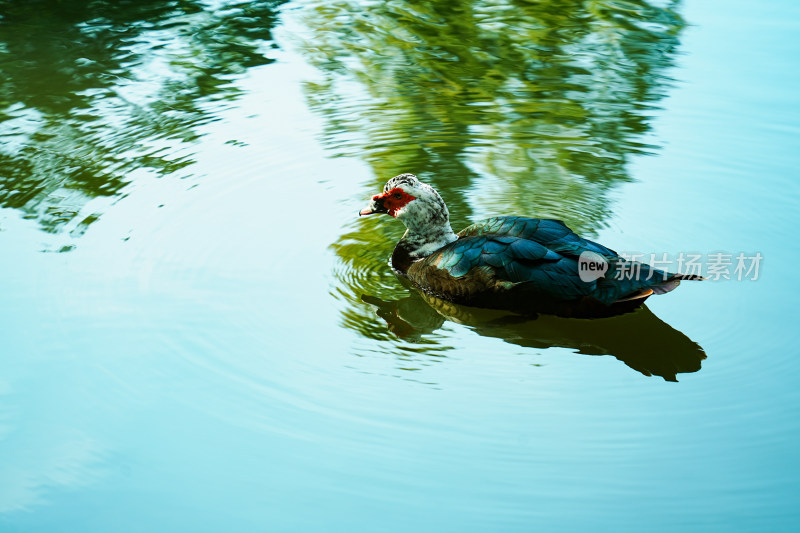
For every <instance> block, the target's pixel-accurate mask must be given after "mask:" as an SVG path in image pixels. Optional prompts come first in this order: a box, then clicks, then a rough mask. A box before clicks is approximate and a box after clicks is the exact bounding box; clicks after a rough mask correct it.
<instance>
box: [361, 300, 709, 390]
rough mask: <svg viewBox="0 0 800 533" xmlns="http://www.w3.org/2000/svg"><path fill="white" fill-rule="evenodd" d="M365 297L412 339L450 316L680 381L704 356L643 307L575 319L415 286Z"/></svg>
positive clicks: (525, 341)
mask: <svg viewBox="0 0 800 533" xmlns="http://www.w3.org/2000/svg"><path fill="white" fill-rule="evenodd" d="M361 299H362V301H364V302H366V303H368V304H370V305H373V306H375V307H376V308H377V310H376V312H377V314H378V316H380V317H381V318H382V319H383V320H385V321H386V324H387V325H388V327H389V330H390V331H391V332H392V333H394V334H395V335H397V336H398V337H400V338H402V339H404V340H408V341H412V342H413V341H415V340H420V339H421V338H423V337H424V336H426V335H429V334H431V333H433V332H434V331H436V330H438V329H439V328H441V327H442V326H443V325H444V323H445V321H446V320H450V321H452V322H456V323H459V324H463V325H465V326H467V327H469V328H470V329H472V330H473V331H475V332H476V333H478V334H479V335H483V336H485V337H495V338H498V339H503V340H504V341H505V342H508V343H510V344H516V345H518V346H523V347H526V348H552V347H563V348H568V349H571V350H574V351H575V352H576V353H581V354H586V355H613V356H614V357H616V358H617V359H619V360H620V361H622V362H623V363H625V364H626V365H628V366H629V367H630V368H632V369H634V370H636V371H637V372H641V373H642V374H644V375H645V376H661V377H662V378H664V379H665V380H667V381H678V379H677V374H682V373H691V372H697V371H698V370H700V367H701V362H702V361H703V359H705V358H706V354H705V352H704V351H703V348H702V347H700V345H698V344H697V343H695V342H694V341H692V340H691V339H690V338H689V337H687V336H686V335H684V334H683V333H681V332H680V331H678V330H676V329H675V328H673V327H671V326H670V325H668V324H667V323H665V322H664V321H662V320H661V319H659V318H658V317H657V316H656V315H654V314H653V312H652V311H650V310H649V309H648V308H647V307H646V306H644V305H643V306H641V307H640V308H639V309H637V310H636V311H634V312H632V313H627V314H623V315H619V316H616V317H612V318H603V319H575V318H561V317H556V316H550V315H538V316H522V315H515V314H509V313H507V312H504V311H495V310H490V309H479V308H474V307H466V306H462V305H457V304H453V303H451V302H447V301H445V300H441V299H439V298H436V297H433V296H430V295H427V294H424V293H421V292H419V291H417V290H414V289H410V291H409V295H408V296H406V297H403V298H400V299H397V300H390V301H385V300H381V299H380V298H377V297H375V296H370V295H367V294H363V295H362V296H361Z"/></svg>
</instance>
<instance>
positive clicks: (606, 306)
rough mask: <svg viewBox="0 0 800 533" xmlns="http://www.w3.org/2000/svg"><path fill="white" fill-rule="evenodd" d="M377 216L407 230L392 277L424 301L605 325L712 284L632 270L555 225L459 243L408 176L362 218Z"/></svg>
mask: <svg viewBox="0 0 800 533" xmlns="http://www.w3.org/2000/svg"><path fill="white" fill-rule="evenodd" d="M373 214H387V215H390V216H392V217H394V218H397V219H398V220H400V221H401V222H403V224H405V226H406V232H405V233H404V234H403V236H402V238H401V239H400V241H399V242H398V243H397V245H396V246H395V248H394V251H393V252H392V255H391V259H390V261H389V264H390V266H391V268H392V269H393V270H394V271H395V272H396V273H397V274H398V275H399V276H401V277H403V278H406V279H407V280H408V281H410V282H411V284H412V285H413V286H415V287H416V288H417V289H419V290H420V291H422V292H423V293H425V294H428V295H430V296H433V297H436V298H439V299H442V300H445V301H449V302H452V303H454V304H459V305H466V306H471V307H481V308H489V309H498V310H504V311H510V312H513V313H517V314H521V315H529V316H536V315H538V314H540V313H542V314H547V315H556V316H561V317H568V318H602V317H610V316H615V315H619V314H623V313H628V312H632V311H634V310H635V309H636V308H638V307H640V306H641V305H642V304H643V303H644V302H645V300H647V298H649V297H650V296H653V295H660V294H665V293H667V292H670V291H672V290H674V289H675V288H676V287H677V286H678V285H679V284H680V282H681V281H684V280H702V279H705V278H703V277H702V276H700V275H696V274H679V273H672V272H667V271H664V270H660V269H656V268H654V267H651V266H650V265H647V264H645V263H639V262H635V261H629V260H626V259H625V258H623V257H620V255H619V254H617V252H615V251H614V250H611V249H610V248H607V247H605V246H603V245H601V244H598V243H596V242H593V241H591V240H588V239H584V238H582V237H580V236H579V235H577V234H576V233H575V232H574V231H572V230H571V229H570V228H569V227H568V226H567V225H566V224H564V222H562V221H561V220H556V219H545V218H531V217H526V216H496V217H493V218H489V219H486V220H482V221H479V222H476V223H474V224H472V225H470V226H468V227H466V228H464V229H463V230H461V231H460V232H458V233H455V232H454V231H453V229H452V227H451V225H450V213H449V211H448V209H447V205H446V204H445V202H444V200H443V199H442V197H441V196H440V195H439V193H438V192H437V191H436V189H434V188H433V187H431V186H430V185H428V184H426V183H423V182H422V181H420V180H419V179H418V178H417V176H415V175H414V174H409V173H406V174H399V175H397V176H394V177H393V178H391V179H389V180H388V181H387V182H386V185H385V186H384V187H383V192H382V193H380V194H376V195H374V196H372V198H371V200H370V201H369V204H368V205H367V207H365V208H364V209H362V210H361V211H359V216H364V215H373Z"/></svg>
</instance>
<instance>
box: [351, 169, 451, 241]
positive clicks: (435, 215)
mask: <svg viewBox="0 0 800 533" xmlns="http://www.w3.org/2000/svg"><path fill="white" fill-rule="evenodd" d="M374 213H386V214H388V215H392V216H393V217H395V218H398V219H400V220H402V221H403V223H405V225H406V227H408V228H409V229H412V230H414V229H417V228H422V227H425V226H428V227H430V226H434V227H435V226H441V225H443V224H449V222H450V213H449V212H448V211H447V206H446V205H445V204H444V200H442V197H441V196H439V193H438V192H436V189H434V188H433V187H431V186H430V185H428V184H426V183H422V182H421V181H419V180H418V179H417V177H416V176H415V175H414V174H400V175H398V176H395V177H393V178H392V179H390V180H389V181H387V182H386V185H385V186H384V187H383V193H382V194H376V195H375V196H373V197H372V200H370V202H369V205H368V206H367V207H365V208H364V209H362V210H361V211H359V213H358V214H359V215H372V214H374Z"/></svg>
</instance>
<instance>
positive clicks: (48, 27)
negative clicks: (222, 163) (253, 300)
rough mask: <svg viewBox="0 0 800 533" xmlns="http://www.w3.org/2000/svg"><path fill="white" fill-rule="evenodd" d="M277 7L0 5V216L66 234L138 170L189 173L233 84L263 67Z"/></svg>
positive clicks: (233, 92) (156, 0)
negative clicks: (197, 146) (1, 212)
mask: <svg viewBox="0 0 800 533" xmlns="http://www.w3.org/2000/svg"><path fill="white" fill-rule="evenodd" d="M280 3H282V0H267V1H265V0H260V1H254V2H218V3H216V4H214V6H215V7H209V5H208V4H206V3H204V2H200V1H186V0H173V1H169V0H144V1H111V0H98V1H94V2H62V1H59V0H38V1H37V0H32V1H26V2H14V1H0V121H1V122H0V138H2V145H0V206H2V207H7V208H15V209H19V210H21V211H22V212H23V213H24V215H25V216H26V217H28V218H33V219H36V220H38V221H39V222H40V224H41V227H42V228H43V229H45V230H47V231H50V232H58V231H62V230H64V229H69V228H70V226H74V227H72V228H71V229H72V231H73V233H74V232H75V231H80V230H81V228H83V229H85V226H87V225H88V224H90V223H91V222H92V221H94V220H96V219H97V217H98V216H99V215H100V213H85V212H82V210H83V209H84V206H85V205H86V204H87V203H88V202H89V201H90V200H92V199H93V198H97V197H112V196H114V195H119V194H120V193H121V191H122V190H123V188H124V187H125V185H126V184H127V183H129V181H130V180H131V179H133V177H134V176H135V175H136V173H137V172H138V171H146V172H149V173H154V174H155V175H166V174H172V173H175V172H177V171H179V170H180V169H182V168H184V167H186V166H187V165H190V164H191V163H192V155H193V150H192V144H193V141H195V140H196V139H197V136H198V128H199V127H200V126H202V125H203V124H206V123H208V122H210V121H213V120H215V119H216V113H217V111H218V110H219V109H221V108H223V107H224V106H223V105H221V104H220V102H224V101H226V100H232V99H234V98H236V97H237V96H238V95H239V91H238V89H237V88H236V86H235V85H234V84H233V83H232V82H233V81H234V80H235V79H236V77H237V76H239V75H241V73H242V72H244V71H245V70H246V69H247V68H250V67H253V66H257V65H263V64H265V63H269V62H270V61H271V60H270V59H269V58H268V57H266V56H265V51H266V48H267V46H266V44H267V43H268V42H270V41H271V39H272V36H271V33H270V29H271V28H272V27H273V25H274V24H275V20H276V7H277V6H278V5H279V4H280ZM210 102H214V103H215V105H213V106H211V105H209V103H210ZM70 223H71V224H70Z"/></svg>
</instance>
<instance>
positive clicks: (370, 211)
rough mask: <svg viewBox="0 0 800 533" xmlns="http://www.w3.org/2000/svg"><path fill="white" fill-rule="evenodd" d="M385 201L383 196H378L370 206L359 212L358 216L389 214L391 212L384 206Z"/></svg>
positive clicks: (370, 202) (373, 198) (371, 201)
mask: <svg viewBox="0 0 800 533" xmlns="http://www.w3.org/2000/svg"><path fill="white" fill-rule="evenodd" d="M383 200H384V198H383V195H382V194H376V195H375V196H373V197H372V200H370V201H369V205H368V206H367V207H365V208H364V209H362V210H361V211H359V212H358V216H361V215H374V214H376V213H388V212H389V210H388V209H386V206H384V205H383Z"/></svg>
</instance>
